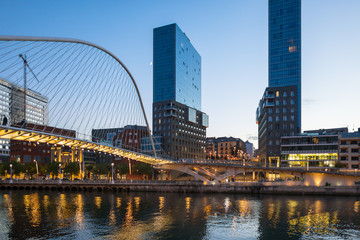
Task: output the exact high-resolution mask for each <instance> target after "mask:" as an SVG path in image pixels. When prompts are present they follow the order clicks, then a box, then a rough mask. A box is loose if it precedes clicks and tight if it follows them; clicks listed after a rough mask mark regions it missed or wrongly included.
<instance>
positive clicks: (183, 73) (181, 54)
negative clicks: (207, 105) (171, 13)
mask: <svg viewBox="0 0 360 240" xmlns="http://www.w3.org/2000/svg"><path fill="white" fill-rule="evenodd" d="M153 60H154V62H153V64H154V92H153V94H154V95H153V96H154V103H155V102H162V101H165V100H174V101H177V102H179V103H182V104H185V105H187V106H189V107H192V108H195V109H197V110H201V57H200V55H199V53H198V52H197V51H196V49H195V48H194V47H193V45H192V44H191V43H190V40H189V39H188V37H187V36H186V35H185V33H183V32H182V31H181V29H180V28H179V27H178V25H176V24H170V25H167V26H163V27H159V28H156V29H154V59H153Z"/></svg>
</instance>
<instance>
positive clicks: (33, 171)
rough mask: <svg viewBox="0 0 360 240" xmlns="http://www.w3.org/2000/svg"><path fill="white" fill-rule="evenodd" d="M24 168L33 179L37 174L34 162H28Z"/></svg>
mask: <svg viewBox="0 0 360 240" xmlns="http://www.w3.org/2000/svg"><path fill="white" fill-rule="evenodd" d="M24 170H25V172H26V174H28V175H29V177H30V179H32V176H33V175H34V174H36V166H34V164H26V165H24Z"/></svg>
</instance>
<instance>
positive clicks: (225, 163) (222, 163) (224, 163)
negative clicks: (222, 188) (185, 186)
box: [177, 159, 360, 176]
mask: <svg viewBox="0 0 360 240" xmlns="http://www.w3.org/2000/svg"><path fill="white" fill-rule="evenodd" d="M177 163H178V164H186V165H192V164H194V165H195V164H196V165H204V166H206V165H207V166H218V167H238V168H244V169H248V170H249V171H252V170H254V171H261V170H264V171H267V172H269V171H274V172H276V171H281V172H303V173H306V172H310V173H326V174H335V175H345V176H360V171H359V170H358V169H342V168H333V167H310V169H309V170H307V169H306V167H287V166H282V165H280V166H279V167H262V166H256V165H254V164H249V163H248V162H246V163H244V162H243V161H238V160H208V159H206V160H197V159H182V160H179V161H178V162H177Z"/></svg>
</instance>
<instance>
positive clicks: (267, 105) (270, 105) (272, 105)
mask: <svg viewBox="0 0 360 240" xmlns="http://www.w3.org/2000/svg"><path fill="white" fill-rule="evenodd" d="M274 106H275V103H274V102H265V103H264V107H274Z"/></svg>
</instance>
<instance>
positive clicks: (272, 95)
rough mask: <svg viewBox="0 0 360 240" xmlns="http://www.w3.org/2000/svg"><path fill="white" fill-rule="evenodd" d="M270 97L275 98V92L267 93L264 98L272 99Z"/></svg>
mask: <svg viewBox="0 0 360 240" xmlns="http://www.w3.org/2000/svg"><path fill="white" fill-rule="evenodd" d="M270 98H275V94H266V95H264V99H270Z"/></svg>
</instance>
